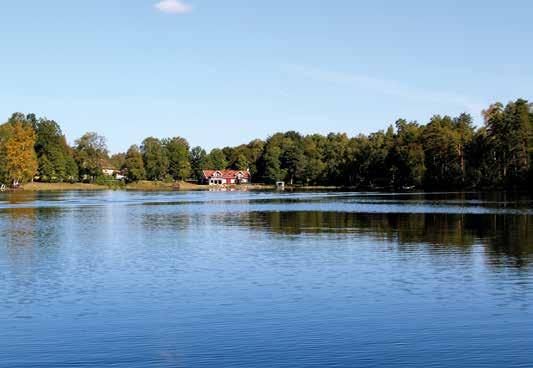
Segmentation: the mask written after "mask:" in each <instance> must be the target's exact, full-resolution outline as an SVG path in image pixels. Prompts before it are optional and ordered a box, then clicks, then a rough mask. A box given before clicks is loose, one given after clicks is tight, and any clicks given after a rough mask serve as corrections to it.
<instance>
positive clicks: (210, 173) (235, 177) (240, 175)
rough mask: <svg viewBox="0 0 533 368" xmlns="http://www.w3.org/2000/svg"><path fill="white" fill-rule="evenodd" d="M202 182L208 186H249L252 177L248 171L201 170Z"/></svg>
mask: <svg viewBox="0 0 533 368" xmlns="http://www.w3.org/2000/svg"><path fill="white" fill-rule="evenodd" d="M202 174H203V178H202V182H203V183H204V184H209V185H227V184H249V183H251V181H252V176H251V175H250V172H249V171H248V170H203V171H202Z"/></svg>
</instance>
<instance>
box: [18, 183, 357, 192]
mask: <svg viewBox="0 0 533 368" xmlns="http://www.w3.org/2000/svg"><path fill="white" fill-rule="evenodd" d="M274 189H276V187H275V185H267V184H246V185H223V186H209V185H201V184H195V183H189V182H183V181H181V182H170V183H169V182H162V181H140V182H136V183H130V184H123V185H120V184H117V185H101V184H89V183H39V182H33V183H26V184H23V185H22V186H21V187H20V188H19V189H16V190H15V191H27V192H46V191H69V190H75V191H94V190H131V191H154V192H155V191H193V190H198V191H200V190H242V191H247V190H251V191H253V190H274ZM285 189H286V190H287V191H292V190H338V189H342V188H340V187H334V186H299V185H298V186H296V185H295V186H290V185H287V186H286V187H285ZM344 189H348V188H344ZM8 191H12V190H9V189H8Z"/></svg>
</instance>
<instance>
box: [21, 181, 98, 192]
mask: <svg viewBox="0 0 533 368" xmlns="http://www.w3.org/2000/svg"><path fill="white" fill-rule="evenodd" d="M22 189H23V190H27V191H30V192H39V191H50V190H103V189H107V187H106V186H104V185H97V184H85V183H72V184H71V183H28V184H24V185H23V186H22Z"/></svg>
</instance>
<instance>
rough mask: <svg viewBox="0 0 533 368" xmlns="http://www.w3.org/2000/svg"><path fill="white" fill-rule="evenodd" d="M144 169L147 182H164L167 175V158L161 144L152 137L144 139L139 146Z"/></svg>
mask: <svg viewBox="0 0 533 368" xmlns="http://www.w3.org/2000/svg"><path fill="white" fill-rule="evenodd" d="M141 153H142V157H143V161H144V169H145V170H146V177H147V178H148V180H164V179H165V178H166V177H167V175H168V165H169V161H168V156H167V152H166V149H165V147H164V146H163V143H162V142H161V141H160V140H159V139H157V138H154V137H149V138H146V139H145V140H144V141H143V142H142V145H141Z"/></svg>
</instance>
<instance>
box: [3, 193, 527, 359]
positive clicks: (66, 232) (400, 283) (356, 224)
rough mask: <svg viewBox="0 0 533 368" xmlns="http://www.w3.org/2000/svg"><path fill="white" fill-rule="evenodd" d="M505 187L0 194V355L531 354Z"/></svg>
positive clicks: (520, 236) (521, 228)
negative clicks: (482, 190) (484, 190)
mask: <svg viewBox="0 0 533 368" xmlns="http://www.w3.org/2000/svg"><path fill="white" fill-rule="evenodd" d="M532 275H533V202H532V199H531V197H528V196H521V195H510V194H501V193H500V194H498V193H495V194H483V195H482V194H477V193H459V194H454V193H432V194H423V193H421V194H416V193H410V194H378V193H344V192H302V193H277V192H167V193H144V192H126V191H116V192H113V191H103V192H51V193H44V192H43V193H24V192H20V193H12V194H7V193H2V194H0V331H1V333H0V367H10V368H16V367H128V368H131V367H424V368H427V367H467V366H468V367H532V366H533V353H532V352H531V349H532V347H533V318H532V313H531V312H532V302H533V276H532Z"/></svg>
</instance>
